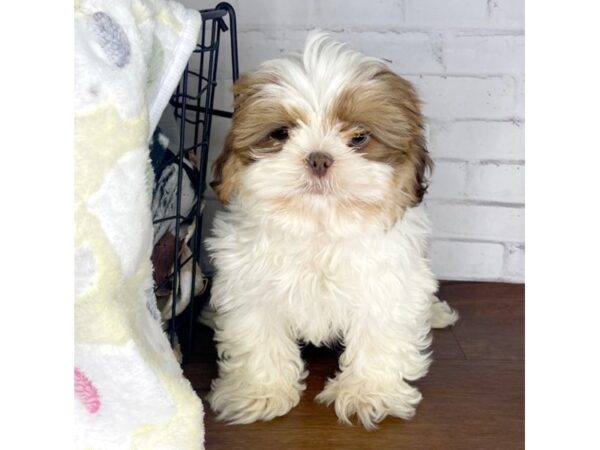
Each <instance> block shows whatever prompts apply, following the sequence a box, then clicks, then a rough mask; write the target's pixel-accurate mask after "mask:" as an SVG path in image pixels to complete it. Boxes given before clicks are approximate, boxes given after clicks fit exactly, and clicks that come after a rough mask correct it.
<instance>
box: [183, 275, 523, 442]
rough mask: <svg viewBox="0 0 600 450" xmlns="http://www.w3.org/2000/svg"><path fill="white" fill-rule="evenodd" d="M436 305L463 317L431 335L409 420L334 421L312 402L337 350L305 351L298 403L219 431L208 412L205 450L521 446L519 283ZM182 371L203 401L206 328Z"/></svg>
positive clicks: (477, 286) (454, 292)
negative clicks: (369, 424) (430, 356)
mask: <svg viewBox="0 0 600 450" xmlns="http://www.w3.org/2000/svg"><path fill="white" fill-rule="evenodd" d="M440 298H442V299H444V300H447V301H448V302H449V303H450V305H452V306H453V307H454V308H456V309H457V310H458V311H459V313H460V315H461V319H460V321H459V322H458V324H457V325H456V326H455V327H454V328H453V329H448V330H438V331H435V333H434V344H433V349H434V363H433V365H432V366H431V369H430V371H429V374H428V375H427V376H426V377H425V378H424V379H422V380H420V381H419V382H417V385H418V386H419V388H420V390H421V392H422V393H423V397H424V398H423V401H422V402H421V404H420V406H419V408H418V410H417V415H416V417H415V418H414V419H413V420H411V421H403V420H401V419H396V418H387V419H385V420H384V421H383V422H382V423H381V424H380V425H379V428H378V429H377V430H373V431H366V430H364V429H363V428H362V427H360V426H357V425H355V426H352V427H350V426H345V425H341V424H339V423H337V418H336V416H335V413H334V411H333V409H332V408H326V407H324V406H322V405H320V404H317V403H315V402H314V401H313V398H314V397H315V395H316V394H317V393H318V392H319V391H320V390H321V389H322V387H323V384H324V382H325V380H326V378H327V377H328V376H332V375H333V374H334V373H335V370H336V368H337V355H336V353H335V352H332V351H329V350H323V349H316V348H314V347H308V348H307V349H305V351H304V354H305V359H306V361H307V363H308V369H309V371H310V375H309V377H308V380H307V381H308V387H307V390H306V391H305V393H304V396H303V398H302V401H301V402H300V404H299V405H298V406H297V407H296V408H294V409H293V410H292V411H291V412H290V413H289V414H288V415H287V416H285V417H281V418H278V419H275V420H273V421H271V422H261V423H255V424H251V425H225V424H223V423H220V422H217V421H215V419H214V415H213V413H212V411H210V408H209V407H208V405H207V404H206V402H204V405H205V409H206V418H205V424H206V425H205V426H206V449H207V450H212V449H222V450H236V449H244V450H252V449H265V450H266V449H293V450H295V449H311V450H318V449H340V450H351V449H378V450H379V449H411V450H412V449H427V450H437V449H440V450H453V449H456V450H469V449H477V450H488V449H489V450H504V449H506V450H518V449H522V448H524V286H523V285H510V284H501V283H465V282H446V283H442V286H441V292H440ZM197 335H198V339H197V341H196V345H195V348H196V349H198V348H199V349H201V351H199V352H198V353H196V354H194V355H193V357H192V359H191V362H190V363H189V364H188V365H186V366H185V373H186V375H187V377H188V378H189V379H190V380H191V382H192V384H193V386H194V388H195V389H196V391H197V392H198V394H199V395H200V396H201V397H204V396H205V395H206V393H207V392H208V389H209V384H210V380H211V378H212V377H213V376H215V374H216V365H215V353H214V347H213V345H212V341H211V334H210V332H209V331H208V329H203V330H201V331H200V332H199V333H197Z"/></svg>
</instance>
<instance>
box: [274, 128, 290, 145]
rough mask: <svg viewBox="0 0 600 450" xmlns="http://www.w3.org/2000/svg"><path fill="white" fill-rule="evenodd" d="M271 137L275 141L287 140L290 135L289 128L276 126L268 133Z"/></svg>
mask: <svg viewBox="0 0 600 450" xmlns="http://www.w3.org/2000/svg"><path fill="white" fill-rule="evenodd" d="M269 137H270V138H271V139H275V140H276V141H281V142H283V141H287V140H288V138H289V137H290V134H289V130H288V128H287V127H281V128H277V129H276V130H273V131H271V134H270V135H269Z"/></svg>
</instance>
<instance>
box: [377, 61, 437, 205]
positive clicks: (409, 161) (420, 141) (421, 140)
mask: <svg viewBox="0 0 600 450" xmlns="http://www.w3.org/2000/svg"><path fill="white" fill-rule="evenodd" d="M376 79H378V80H379V81H381V82H383V83H384V84H385V88H386V91H387V92H388V95H389V101H390V102H391V103H392V104H393V109H394V110H395V111H396V114H394V115H393V117H394V119H392V120H394V121H395V122H396V123H394V124H392V125H391V127H390V128H393V133H392V134H396V136H395V140H396V141H397V142H402V144H401V153H402V158H401V159H400V161H401V164H402V168H403V170H402V173H403V176H405V177H408V180H405V182H404V183H402V184H403V189H404V190H405V191H407V192H406V193H407V194H409V196H410V197H411V202H410V205H409V206H417V205H418V204H420V203H421V202H422V201H423V196H424V195H425V193H426V192H427V188H428V186H429V183H428V175H429V174H430V173H431V171H432V169H433V161H432V159H431V157H430V156H429V152H428V151H427V144H426V141H425V136H424V124H423V116H422V114H421V101H420V100H419V97H418V96H417V93H416V91H415V89H414V87H413V86H412V84H411V83H410V82H408V81H407V80H405V79H404V78H402V77H400V76H398V75H396V74H395V73H393V72H392V71H390V70H389V69H386V70H383V71H381V72H380V73H379V74H378V75H377V76H376ZM406 169H408V173H407V170H406Z"/></svg>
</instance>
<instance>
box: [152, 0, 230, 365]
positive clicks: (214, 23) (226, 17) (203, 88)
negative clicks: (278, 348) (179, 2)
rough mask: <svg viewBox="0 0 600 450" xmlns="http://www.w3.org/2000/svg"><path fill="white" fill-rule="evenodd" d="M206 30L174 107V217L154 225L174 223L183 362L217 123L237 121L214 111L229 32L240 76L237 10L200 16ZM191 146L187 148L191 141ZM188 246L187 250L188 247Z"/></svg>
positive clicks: (172, 324) (173, 322)
mask: <svg viewBox="0 0 600 450" xmlns="http://www.w3.org/2000/svg"><path fill="white" fill-rule="evenodd" d="M200 14H201V16H202V29H201V31H200V35H199V37H198V43H197V45H196V48H195V49H194V54H193V55H192V57H191V58H190V60H189V61H188V64H187V66H186V68H185V70H184V72H183V75H182V77H181V80H180V82H179V85H178V86H177V89H176V91H175V93H174V94H173V96H172V97H171V100H170V104H171V106H172V107H173V108H174V113H175V118H176V119H177V121H178V127H179V158H178V164H179V171H178V173H177V204H176V213H175V215H174V216H170V217H163V218H160V219H157V220H155V221H154V223H158V222H162V221H167V220H172V221H175V258H174V263H173V271H172V273H171V274H170V275H169V276H168V279H167V280H166V281H165V283H169V285H170V286H171V288H172V294H171V295H172V305H171V307H172V309H171V318H170V319H169V325H168V333H169V339H170V341H171V345H172V346H173V345H174V343H175V335H176V333H177V335H178V337H179V341H180V342H182V344H183V345H182V353H183V361H184V362H185V359H186V354H188V353H189V351H190V349H191V346H192V342H193V333H194V328H195V327H194V325H195V318H196V317H195V314H194V292H195V287H196V282H197V272H198V265H199V256H200V243H201V231H202V202H203V198H204V193H205V191H206V174H207V169H208V152H209V145H210V136H211V125H212V117H213V116H220V117H229V118H230V117H232V113H231V112H229V111H222V110H218V109H214V107H213V106H214V100H215V89H216V87H217V69H218V67H219V49H220V44H221V37H222V33H225V32H229V35H230V41H231V74H232V79H233V82H235V81H236V80H237V78H238V76H239V69H238V50H237V27H236V17H235V11H234V9H233V7H232V6H231V5H230V4H228V3H225V2H223V3H219V4H218V5H217V6H216V7H215V8H214V9H208V10H201V11H200ZM190 135H191V136H193V138H192V139H191V145H186V142H189V141H190ZM188 152H193V154H194V155H195V160H196V161H197V162H198V167H197V169H198V172H199V177H198V180H197V183H198V185H197V194H198V195H197V202H196V205H194V208H193V209H192V211H193V214H194V215H195V228H194V233H193V237H192V240H191V256H188V257H187V258H185V259H183V260H182V259H181V255H180V253H181V245H182V244H181V236H180V234H181V223H182V222H183V221H186V220H190V219H191V218H190V217H189V216H188V217H185V216H182V214H181V192H182V175H183V160H184V158H183V155H184V154H186V153H188ZM183 245H187V243H186V242H184V243H183ZM187 264H192V270H191V272H192V278H191V289H190V291H189V292H190V294H189V295H190V296H191V298H190V299H189V305H188V306H187V308H186V310H185V311H184V312H183V313H182V314H181V315H180V316H177V315H176V308H177V303H178V302H177V299H178V298H180V296H181V295H183V293H182V290H181V286H180V285H181V283H180V282H179V280H180V279H181V270H182V268H183V267H184V266H185V265H187ZM165 283H162V284H161V285H160V286H156V288H155V291H157V290H158V289H160V288H163V287H164V284H165Z"/></svg>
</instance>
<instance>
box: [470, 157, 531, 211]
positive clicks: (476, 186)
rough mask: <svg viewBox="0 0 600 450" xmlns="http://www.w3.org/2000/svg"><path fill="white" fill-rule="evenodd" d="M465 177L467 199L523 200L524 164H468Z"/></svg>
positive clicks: (514, 201)
mask: <svg viewBox="0 0 600 450" xmlns="http://www.w3.org/2000/svg"><path fill="white" fill-rule="evenodd" d="M466 179H467V187H466V197H467V198H469V199H477V200H489V201H496V202H506V203H524V202H525V166H523V165H521V164H500V163H488V164H470V165H469V167H468V169H467V177H466Z"/></svg>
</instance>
